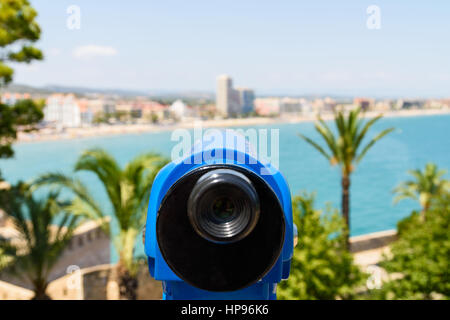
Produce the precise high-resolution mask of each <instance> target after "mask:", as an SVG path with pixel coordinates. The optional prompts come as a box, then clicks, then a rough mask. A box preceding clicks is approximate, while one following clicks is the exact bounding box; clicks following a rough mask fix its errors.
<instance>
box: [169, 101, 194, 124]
mask: <svg viewBox="0 0 450 320" xmlns="http://www.w3.org/2000/svg"><path fill="white" fill-rule="evenodd" d="M169 112H170V114H171V115H172V117H174V118H175V119H178V120H181V121H183V120H186V118H189V117H192V108H190V107H189V106H187V105H186V104H185V103H184V102H183V101H181V100H176V101H175V102H174V103H172V105H171V106H170V107H169Z"/></svg>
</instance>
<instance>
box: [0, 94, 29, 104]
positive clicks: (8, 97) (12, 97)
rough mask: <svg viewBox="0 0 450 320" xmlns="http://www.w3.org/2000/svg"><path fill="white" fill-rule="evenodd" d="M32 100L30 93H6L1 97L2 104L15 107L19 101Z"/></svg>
mask: <svg viewBox="0 0 450 320" xmlns="http://www.w3.org/2000/svg"><path fill="white" fill-rule="evenodd" d="M25 99H31V95H30V94H29V93H10V92H5V93H3V94H2V95H1V96H0V102H1V103H3V104H7V105H14V104H16V102H17V101H20V100H25Z"/></svg>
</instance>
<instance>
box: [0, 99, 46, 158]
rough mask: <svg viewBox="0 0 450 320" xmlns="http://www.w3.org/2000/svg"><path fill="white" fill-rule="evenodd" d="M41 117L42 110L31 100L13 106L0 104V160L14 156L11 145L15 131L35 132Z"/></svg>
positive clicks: (42, 115)
mask: <svg viewBox="0 0 450 320" xmlns="http://www.w3.org/2000/svg"><path fill="white" fill-rule="evenodd" d="M43 117H44V114H43V113H42V108H41V107H40V106H38V105H37V104H36V103H35V102H33V101H32V100H20V101H18V102H17V103H16V104H15V105H14V106H8V105H4V104H1V103H0V159H1V158H10V157H12V156H13V155H14V151H13V149H12V143H13V142H14V140H15V139H16V138H17V130H19V129H21V130H24V131H31V130H35V129H36V127H35V125H36V124H37V123H38V122H39V121H41V120H42V118H43Z"/></svg>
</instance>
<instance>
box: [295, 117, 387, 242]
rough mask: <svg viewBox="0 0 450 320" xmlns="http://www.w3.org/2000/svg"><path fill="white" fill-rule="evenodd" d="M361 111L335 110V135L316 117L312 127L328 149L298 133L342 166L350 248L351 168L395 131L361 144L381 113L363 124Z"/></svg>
mask: <svg viewBox="0 0 450 320" xmlns="http://www.w3.org/2000/svg"><path fill="white" fill-rule="evenodd" d="M360 112H361V109H359V108H358V109H355V110H352V111H350V112H349V113H348V114H345V113H344V111H343V110H339V111H337V112H335V116H334V122H335V125H336V129H337V135H336V136H335V135H334V133H333V131H332V130H331V129H330V128H329V127H328V125H327V124H326V123H325V121H324V120H323V119H322V118H321V117H320V116H319V117H318V122H316V123H315V128H316V130H317V132H318V133H319V134H320V136H321V137H322V138H323V140H324V141H325V143H326V145H327V147H328V150H327V151H328V152H327V151H325V149H324V148H322V147H321V146H320V145H319V144H317V143H316V142H314V141H313V140H312V139H310V138H308V137H305V136H304V135H302V134H300V137H301V138H303V139H304V140H305V141H306V142H308V143H309V144H310V145H312V146H313V147H314V148H315V149H316V150H317V151H319V152H320V153H321V154H322V155H323V156H324V157H325V158H326V159H327V160H328V161H330V163H331V165H336V164H339V166H340V167H341V176H342V180H341V184H342V214H343V216H344V219H345V222H346V224H347V235H346V237H347V247H349V233H350V206H349V202H350V175H351V174H352V172H353V171H354V168H355V165H356V164H358V163H359V162H360V161H361V160H362V159H363V157H364V155H365V154H366V153H367V151H369V149H370V148H371V147H372V146H373V145H374V144H375V142H377V141H378V140H380V139H381V138H383V137H384V136H385V135H387V134H388V133H389V132H391V131H393V130H394V128H389V129H385V130H383V131H382V132H380V133H379V134H378V135H376V136H375V137H374V138H372V140H370V141H369V142H368V143H367V144H366V145H365V146H364V147H362V141H363V140H364V138H365V136H366V134H367V132H368V131H369V129H370V128H371V127H372V125H373V124H374V123H375V122H376V121H378V120H379V119H381V118H382V115H378V116H377V117H375V118H372V119H370V120H369V121H367V122H366V123H364V121H363V120H362V119H361V118H360V117H359V116H360Z"/></svg>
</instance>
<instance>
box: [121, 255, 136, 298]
mask: <svg viewBox="0 0 450 320" xmlns="http://www.w3.org/2000/svg"><path fill="white" fill-rule="evenodd" d="M117 272H118V280H119V281H118V282H119V294H120V299H121V300H136V299H137V288H138V279H137V276H135V275H131V273H130V271H129V270H128V269H127V268H126V267H125V266H124V265H123V263H120V262H119V264H118V266H117Z"/></svg>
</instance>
